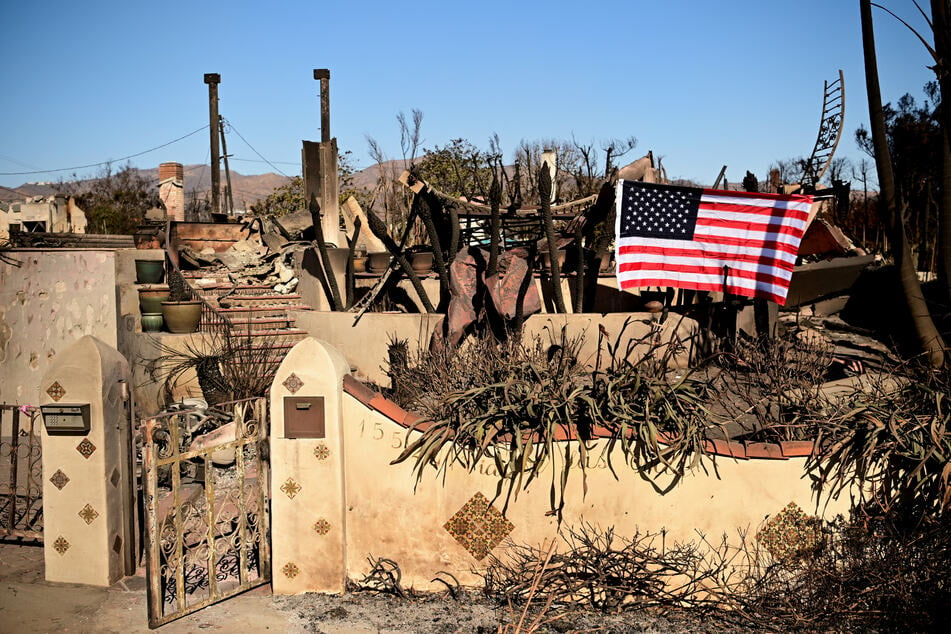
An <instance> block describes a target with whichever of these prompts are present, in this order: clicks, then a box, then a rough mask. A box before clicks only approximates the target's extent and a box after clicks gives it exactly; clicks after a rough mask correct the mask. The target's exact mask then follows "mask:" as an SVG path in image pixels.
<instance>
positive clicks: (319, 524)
mask: <svg viewBox="0 0 951 634" xmlns="http://www.w3.org/2000/svg"><path fill="white" fill-rule="evenodd" d="M314 532H315V533H317V534H318V535H326V534H327V533H329V532H330V522H328V521H327V520H325V519H324V518H320V519H319V520H317V521H316V522H314Z"/></svg>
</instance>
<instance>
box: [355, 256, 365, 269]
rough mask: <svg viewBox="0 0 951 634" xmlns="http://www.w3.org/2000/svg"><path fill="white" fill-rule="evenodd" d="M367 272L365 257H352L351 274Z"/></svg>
mask: <svg viewBox="0 0 951 634" xmlns="http://www.w3.org/2000/svg"><path fill="white" fill-rule="evenodd" d="M366 270H367V257H366V256H363V257H354V258H353V272H354V273H366Z"/></svg>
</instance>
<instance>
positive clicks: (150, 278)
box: [135, 260, 165, 284]
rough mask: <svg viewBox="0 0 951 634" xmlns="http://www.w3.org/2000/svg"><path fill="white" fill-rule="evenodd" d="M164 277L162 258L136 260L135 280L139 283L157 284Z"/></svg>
mask: <svg viewBox="0 0 951 634" xmlns="http://www.w3.org/2000/svg"><path fill="white" fill-rule="evenodd" d="M163 277H165V262H163V261H162V260H136V261H135V281H136V282H138V283H139V284H158V283H159V282H161V281H162V278H163Z"/></svg>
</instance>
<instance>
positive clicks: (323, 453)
mask: <svg viewBox="0 0 951 634" xmlns="http://www.w3.org/2000/svg"><path fill="white" fill-rule="evenodd" d="M314 456H316V457H317V460H326V459H327V458H329V457H330V447H328V446H327V445H326V443H319V444H318V445H317V446H316V447H314Z"/></svg>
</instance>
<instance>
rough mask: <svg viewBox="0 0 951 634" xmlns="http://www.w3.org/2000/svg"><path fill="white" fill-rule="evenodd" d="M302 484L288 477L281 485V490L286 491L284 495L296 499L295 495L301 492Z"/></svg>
mask: <svg viewBox="0 0 951 634" xmlns="http://www.w3.org/2000/svg"><path fill="white" fill-rule="evenodd" d="M300 490H301V486H300V485H299V484H297V482H295V481H294V478H288V479H287V480H286V481H285V482H284V484H282V485H281V491H283V492H284V495H286V496H287V497H289V498H290V499H292V500H293V499H294V496H295V495H297V494H298V493H300Z"/></svg>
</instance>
